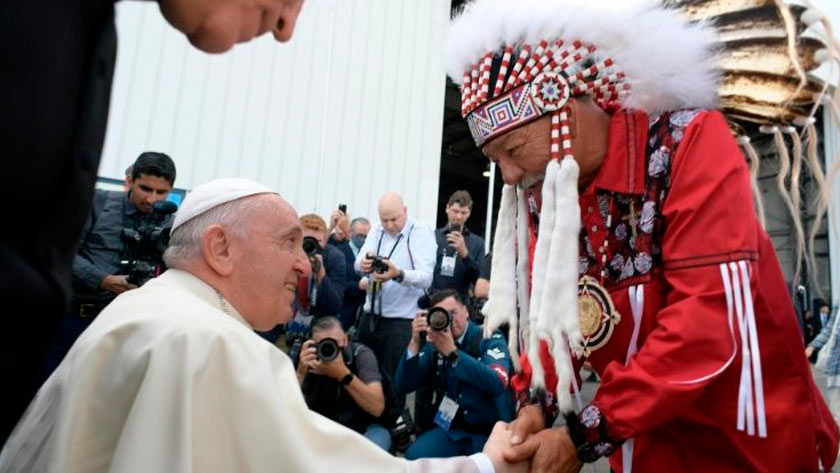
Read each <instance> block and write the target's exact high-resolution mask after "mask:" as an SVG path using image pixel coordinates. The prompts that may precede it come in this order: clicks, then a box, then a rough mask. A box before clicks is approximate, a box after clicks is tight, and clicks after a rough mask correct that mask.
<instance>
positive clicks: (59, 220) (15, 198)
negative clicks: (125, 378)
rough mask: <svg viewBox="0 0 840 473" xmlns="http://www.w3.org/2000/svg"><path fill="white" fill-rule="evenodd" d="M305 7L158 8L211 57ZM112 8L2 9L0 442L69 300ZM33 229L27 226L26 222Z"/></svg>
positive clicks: (39, 5)
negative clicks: (5, 225) (3, 178)
mask: <svg viewBox="0 0 840 473" xmlns="http://www.w3.org/2000/svg"><path fill="white" fill-rule="evenodd" d="M302 3H303V0H266V1H265V3H264V4H263V7H262V8H260V7H258V6H256V5H255V4H254V2H247V1H244V0H219V1H214V2H197V1H193V0H161V1H160V7H161V11H162V12H163V14H164V16H165V17H166V19H167V20H168V21H169V22H170V23H171V24H172V25H173V26H175V27H176V28H177V29H179V30H181V31H182V32H183V33H184V34H186V35H187V37H188V38H189V40H190V42H191V43H192V44H194V45H196V46H197V47H199V48H200V49H203V50H205V51H210V52H221V51H225V50H227V49H230V48H231V47H232V46H233V44H234V43H236V42H244V41H248V40H250V39H251V38H252V37H254V36H256V35H258V34H262V33H266V32H268V31H271V32H272V33H273V34H274V37H275V38H277V39H278V40H279V41H288V40H289V39H290V38H291V36H292V32H293V30H294V26H295V22H296V20H297V15H298V13H299V11H300V8H301V5H302ZM116 44H117V42H116V31H115V27H114V0H77V1H67V0H43V1H38V2H28V1H20V2H3V4H2V6H0V60H2V62H3V63H4V64H8V65H9V69H8V70H7V71H6V72H5V73H4V74H2V75H1V76H0V103H2V104H3V106H4V113H3V114H2V118H0V142H2V143H3V146H4V154H5V160H4V171H5V174H6V175H7V176H12V177H11V178H9V179H6V181H5V182H4V184H3V186H0V201H2V202H3V203H4V219H5V221H7V222H14V223H13V225H11V226H10V227H9V228H5V229H4V230H3V231H2V232H0V268H3V271H2V272H0V299H2V301H3V305H4V309H3V324H4V326H3V330H0V333H2V335H0V378H2V379H5V380H13V381H10V382H7V383H5V384H4V387H3V389H0V443H4V442H5V439H6V436H7V435H8V433H9V432H10V431H11V429H12V428H13V427H14V425H15V424H16V423H17V420H18V418H19V417H20V414H21V413H22V412H23V410H24V409H25V408H26V406H27V404H28V403H29V401H30V400H31V398H32V395H33V394H34V393H35V391H36V390H37V388H38V382H39V379H40V376H41V364H42V362H43V356H44V352H45V350H46V347H47V344H48V343H49V340H50V338H51V336H52V335H53V334H54V333H55V331H56V329H57V327H58V324H59V321H60V315H61V314H62V313H63V312H64V310H65V309H66V307H67V303H68V302H69V298H70V270H71V267H72V262H73V256H74V255H75V252H76V243H77V240H78V238H79V233H80V230H81V228H82V225H83V224H84V221H85V217H86V216H87V215H88V211H89V209H90V205H91V197H92V195H93V187H94V183H95V181H96V171H97V168H98V167H99V159H100V155H101V151H102V142H103V140H104V138H105V125H106V123H107V119H108V102H109V100H110V96H111V80H112V78H113V72H114V63H115V60H116ZM33 219H34V220H35V221H36V222H37V223H36V224H31V223H29V224H27V223H25V222H31V221H32V220H33Z"/></svg>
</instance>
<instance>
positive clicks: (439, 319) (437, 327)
mask: <svg viewBox="0 0 840 473" xmlns="http://www.w3.org/2000/svg"><path fill="white" fill-rule="evenodd" d="M426 321H427V322H428V324H429V328H431V329H432V330H434V331H436V332H442V331H444V330H446V327H449V324H450V323H452V316H451V315H449V311H448V310H446V309H443V308H441V307H432V308H431V309H429V311H428V312H426Z"/></svg>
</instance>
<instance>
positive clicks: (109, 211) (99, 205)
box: [45, 151, 177, 375]
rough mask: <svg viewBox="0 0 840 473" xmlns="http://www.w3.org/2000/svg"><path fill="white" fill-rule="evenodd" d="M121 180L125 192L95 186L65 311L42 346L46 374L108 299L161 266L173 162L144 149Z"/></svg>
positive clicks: (168, 222)
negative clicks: (47, 345)
mask: <svg viewBox="0 0 840 473" xmlns="http://www.w3.org/2000/svg"><path fill="white" fill-rule="evenodd" d="M126 184H127V191H126V192H114V191H105V190H101V189H97V190H96V193H95V195H94V198H93V205H92V207H91V211H90V214H89V215H88V217H87V220H86V222H85V226H84V228H83V230H82V233H81V237H80V240H79V246H78V249H77V250H76V256H75V257H74V259H73V273H72V275H73V297H72V302H71V305H70V312H69V313H68V314H66V315H65V316H64V318H63V320H62V323H61V327H60V328H59V332H58V334H57V336H56V338H55V339H54V340H53V343H52V344H51V346H50V349H49V351H48V352H47V358H46V362H45V368H46V374H47V375H49V373H51V372H52V371H53V369H55V367H56V366H58V363H59V362H61V359H62V358H64V355H65V353H67V350H69V349H70V347H71V346H72V345H73V342H75V341H76V338H77V337H78V336H79V334H81V333H82V331H84V329H85V328H87V326H88V325H90V323H91V321H93V319H94V318H95V317H96V316H97V315H99V312H101V311H102V309H104V308H105V306H106V305H108V303H110V302H111V301H112V300H113V299H114V298H115V297H116V296H117V295H119V294H121V293H123V292H125V291H128V290H131V289H135V288H137V287H139V286H142V285H143V284H144V283H145V282H146V281H148V280H149V279H151V278H153V277H155V276H156V275H157V274H159V273H160V272H161V271H162V269H163V260H162V256H163V251H164V250H165V249H166V245H167V243H168V242H169V229H170V228H171V227H172V213H174V211H175V210H176V209H177V206H176V205H175V204H173V203H171V202H166V201H165V199H166V196H167V195H169V192H170V191H171V190H172V186H173V185H174V184H175V163H174V162H173V161H172V159H171V158H170V157H169V156H167V155H166V154H163V153H157V152H152V151H147V152H144V153H142V154H140V156H138V157H137V160H136V161H135V162H134V164H132V165H131V175H130V176H129V177H127V178H126Z"/></svg>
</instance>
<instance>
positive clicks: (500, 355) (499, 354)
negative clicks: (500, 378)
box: [487, 347, 506, 360]
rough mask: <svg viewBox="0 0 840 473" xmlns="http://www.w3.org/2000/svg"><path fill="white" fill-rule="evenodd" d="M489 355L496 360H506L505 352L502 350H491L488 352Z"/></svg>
mask: <svg viewBox="0 0 840 473" xmlns="http://www.w3.org/2000/svg"><path fill="white" fill-rule="evenodd" d="M487 355H488V356H489V357H490V358H493V359H494V360H502V359H504V358H506V355H505V352H504V351H502V349H501V348H496V347H494V348H491V349H489V350H487Z"/></svg>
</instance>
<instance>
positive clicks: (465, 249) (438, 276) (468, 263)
mask: <svg viewBox="0 0 840 473" xmlns="http://www.w3.org/2000/svg"><path fill="white" fill-rule="evenodd" d="M472 205H473V201H472V197H471V196H470V193H469V192H467V191H465V190H459V191H455V192H454V193H453V194H452V196H450V197H449V202H448V203H447V204H446V218H447V223H446V225H445V226H443V227H441V228H438V229H437V230H436V231H435V239H436V240H437V260H436V262H435V273H434V275H435V276H434V281H433V282H432V288H433V289H435V290H440V289H455V290H456V291H458V292H459V293H460V294H461V295H462V296H464V297H469V295H470V287H471V286H472V285H473V284H475V282H476V279H478V275H479V272H480V270H481V264H482V262H483V261H484V239H483V238H481V237H480V236H478V235H476V234H475V233H472V232H471V231H470V230H469V229H468V228H467V226H466V224H467V220H468V219H469V218H470V212H471V211H472Z"/></svg>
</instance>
